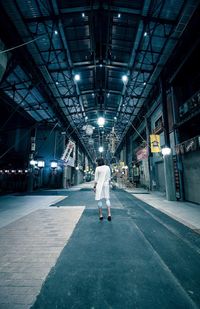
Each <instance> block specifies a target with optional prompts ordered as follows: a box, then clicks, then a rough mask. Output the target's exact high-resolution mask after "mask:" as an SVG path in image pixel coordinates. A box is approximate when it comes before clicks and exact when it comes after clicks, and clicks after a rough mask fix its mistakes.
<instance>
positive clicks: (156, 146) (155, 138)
mask: <svg viewBox="0 0 200 309" xmlns="http://www.w3.org/2000/svg"><path fill="white" fill-rule="evenodd" d="M150 143H151V152H160V135H157V134H151V135H150Z"/></svg>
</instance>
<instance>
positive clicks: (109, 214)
mask: <svg viewBox="0 0 200 309" xmlns="http://www.w3.org/2000/svg"><path fill="white" fill-rule="evenodd" d="M106 206H107V209H108V217H111V207H110V200H109V199H106Z"/></svg>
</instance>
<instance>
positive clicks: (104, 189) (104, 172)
mask: <svg viewBox="0 0 200 309" xmlns="http://www.w3.org/2000/svg"><path fill="white" fill-rule="evenodd" d="M94 181H95V182H96V183H97V185H96V194H95V200H96V201H99V200H101V199H102V198H105V199H109V198H110V186H109V181H110V168H109V166H107V165H102V166H97V167H96V170H95V177H94Z"/></svg>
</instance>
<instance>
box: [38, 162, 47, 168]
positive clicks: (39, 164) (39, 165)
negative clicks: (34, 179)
mask: <svg viewBox="0 0 200 309" xmlns="http://www.w3.org/2000/svg"><path fill="white" fill-rule="evenodd" d="M37 165H38V167H40V168H42V167H44V166H45V162H44V161H43V160H39V161H38V162H37Z"/></svg>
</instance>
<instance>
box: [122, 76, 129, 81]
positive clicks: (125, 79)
mask: <svg viewBox="0 0 200 309" xmlns="http://www.w3.org/2000/svg"><path fill="white" fill-rule="evenodd" d="M122 81H123V82H124V83H127V81H128V76H127V75H123V76H122Z"/></svg>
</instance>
